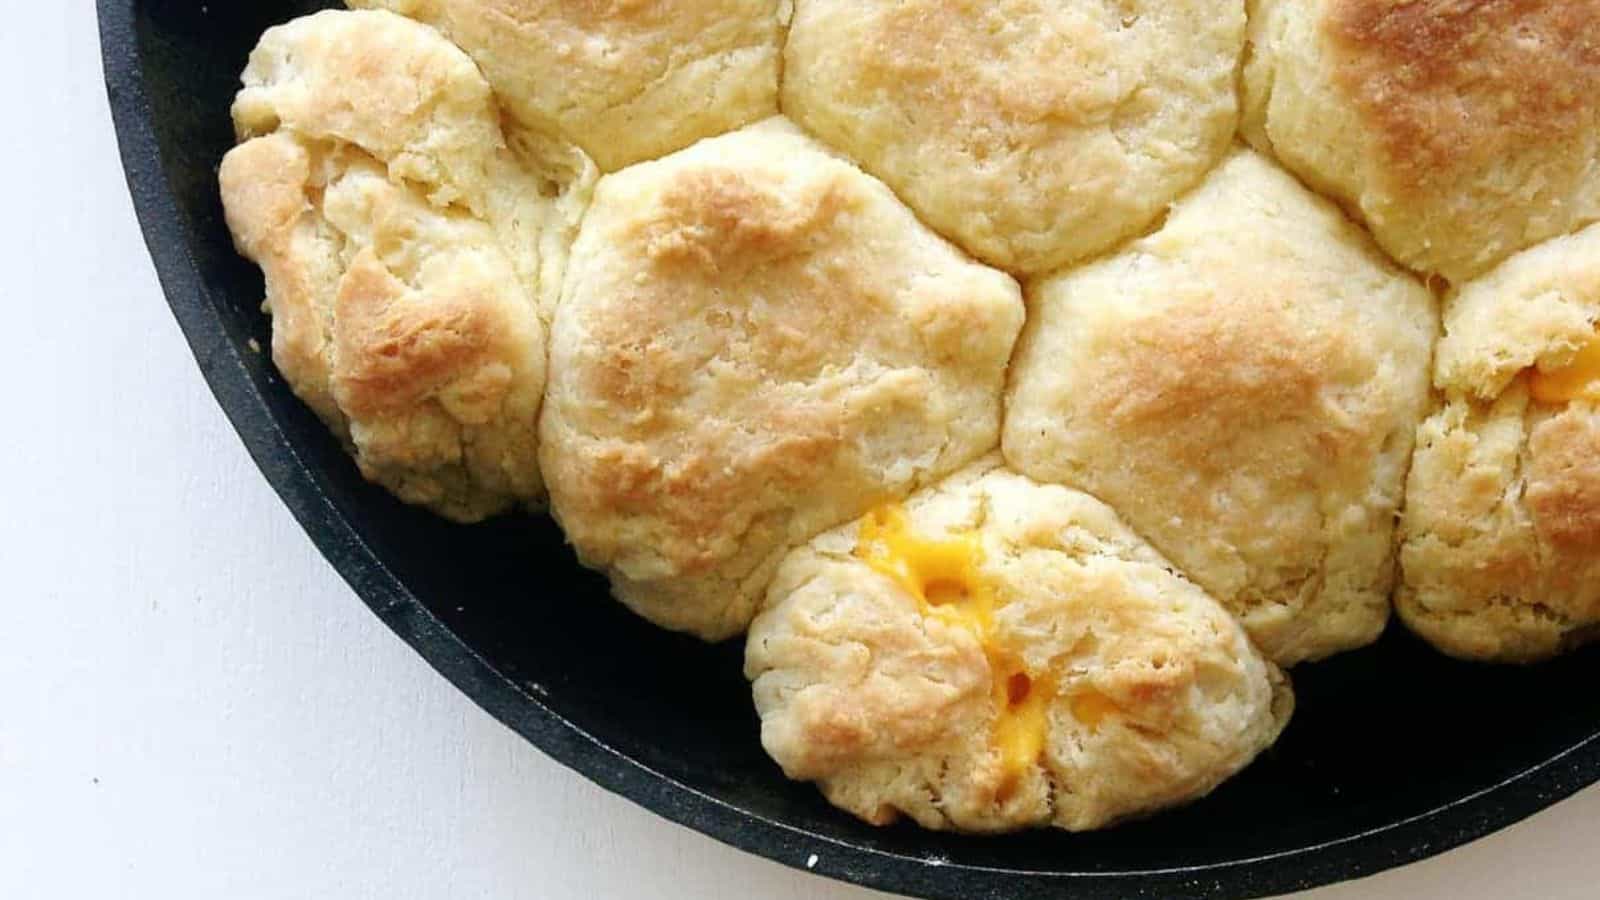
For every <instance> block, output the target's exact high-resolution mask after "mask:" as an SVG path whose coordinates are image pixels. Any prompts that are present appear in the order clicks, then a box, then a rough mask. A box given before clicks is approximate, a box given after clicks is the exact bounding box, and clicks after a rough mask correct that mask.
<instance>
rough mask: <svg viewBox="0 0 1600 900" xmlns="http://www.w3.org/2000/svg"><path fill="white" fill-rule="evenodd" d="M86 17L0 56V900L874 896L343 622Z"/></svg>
mask: <svg viewBox="0 0 1600 900" xmlns="http://www.w3.org/2000/svg"><path fill="white" fill-rule="evenodd" d="M197 2H198V0H197ZM90 5H91V4H89V3H88V2H86V0H71V2H62V3H27V4H20V3H19V4H16V5H15V8H13V9H10V10H9V12H10V15H9V16H8V21H7V27H6V29H5V31H4V36H0V114H3V116H4V118H3V119H0V121H3V122H4V126H3V128H0V136H3V138H0V163H3V169H0V171H4V172H5V174H6V176H7V177H6V183H7V185H8V188H7V190H6V192H5V210H6V212H5V214H4V215H3V216H0V310H3V312H4V319H3V322H4V329H5V330H4V334H5V340H4V351H3V352H0V392H3V393H0V397H3V400H4V403H3V408H4V411H5V412H4V422H3V424H0V463H3V465H0V559H3V560H4V573H5V579H6V580H5V584H6V588H5V589H4V590H3V591H0V898H7V900H32V898H110V897H151V898H173V897H177V898H229V900H244V898H321V897H338V898H365V897H372V898H384V900H400V898H413V897H415V898H455V897H485V898H501V897H508V898H509V897H526V898H539V900H569V898H570V900H593V898H644V897H648V898H683V900H688V898H694V900H717V898H735V897H738V898H752V897H753V898H775V900H781V898H800V897H807V898H826V900H847V898H865V897H869V896H878V895H875V894H871V893H869V892H866V891H861V890H857V889H854V888H850V887H846V886H843V885H837V884H834V883H832V882H828V881H825V880H823V879H820V878H816V877H813V876H809V875H806V874H803V873H799V872H795V871H791V870H789V869H785V868H783V867H780V866H778V865H776V864H773V863H769V862H766V861H764V860H761V859H757V858H755V857H751V856H746V855H744V854H742V853H739V852H737V851H734V850H731V849H729V848H726V847H723V846H721V845H719V844H717V843H715V842H713V841H711V840H710V839H708V838H704V837H701V836H700V835H697V834H694V833H692V832H689V831H687V830H685V829H682V828H679V827H676V826H673V825H670V824H668V823H666V822H664V821H662V820H659V819H656V818H655V817H653V816H651V815H650V814H649V813H647V812H645V811H643V810H642V809H639V808H637V807H635V806H633V805H632V804H630V803H628V802H627V801H624V800H621V799H619V798H617V797H614V796H611V795H609V794H607V793H605V792H603V791H602V790H600V789H599V788H597V787H595V786H593V785H591V784H589V783H588V782H586V781H584V780H583V779H581V778H580V777H578V776H577V775H575V774H573V773H572V772H570V771H568V770H566V769H564V768H561V767H560V766H558V765H556V764H555V763H553V762H551V761H550V760H548V759H546V758H545V757H544V756H542V755H541V754H540V753H539V752H538V751H536V750H534V749H533V748H532V747H530V746H529V745H527V744H526V743H524V742H523V741H522V740H521V739H520V738H518V737H517V736H515V735H514V734H512V733H511V732H510V731H508V730H507V729H505V728H503V727H502V726H500V725H499V724H498V723H496V722H495V721H493V720H492V719H490V718H489V716H487V715H486V714H484V713H483V712H481V711H480V710H478V709H477V708H476V707H475V706H473V705H472V704H471V703H470V702H469V701H468V700H467V699H466V698H465V697H464V696H462V695H460V694H458V693H457V692H456V691H455V690H454V689H453V688H452V687H451V686H450V685H449V684H447V683H446V682H445V681H444V680H443V679H442V678H440V677H439V676H438V675H436V674H435V673H434V672H433V671H432V670H431V669H429V668H428V667H427V666H426V665H425V664H424V663H423V662H422V661H421V660H420V659H419V658H417V657H416V656H414V655H413V654H412V652H411V651H410V650H409V649H408V648H407V647H406V646H405V645H404V644H402V643H401V641H400V640H399V639H398V638H396V637H394V636H393V635H392V634H390V633H389V632H388V631H387V630H386V629H385V628H384V627H383V626H381V625H380V624H379V623H378V621H377V619H375V618H374V617H373V616H372V615H371V614H370V613H368V611H367V610H366V608H365V607H364V606H362V604H361V603H360V602H359V601H358V600H357V599H356V598H355V596H354V595H353V594H352V593H351V592H350V590H349V589H348V588H347V587H346V586H345V585H344V583H343V582H341V581H340V580H339V578H338V577H337V576H336V575H335V574H334V572H333V570H332V569H331V568H330V567H329V566H328V565H327V564H326V563H325V562H324V561H323V560H322V559H321V557H319V556H318V555H317V552H316V551H315V550H314V549H313V548H312V546H311V542H310V541H309V540H308V539H307V538H306V537H305V535H304V534H302V533H301V531H300V529H299V528H298V527H297V526H296V524H295V522H294V521H293V520H292V519H291V518H290V516H289V514H288V513H287V512H286V511H285V510H284V508H283V507H282V506H281V505H280V504H279V503H278V501H277V499H276V497H275V496H274V495H273V494H272V492H271V491H270V490H269V489H268V488H267V485H266V483H265V482H264V481H263V479H262V478H261V477H260V475H259V474H258V473H257V472H256V470H255V469H254V468H253V467H252V465H251V463H250V461H249V460H248V459H247V457H246V455H245V453H244V450H243V448H242V446H241V445H240V443H239V441H238V439H237V438H236V437H235V436H234V434H233V432H232V431H231V430H230V429H229V427H228V425H227V423H226V422H225V421H224V419H223V416H222V413H221V412H220V411H219V410H218V408H217V406H216V405H215V404H214V403H213V402H212V399H211V396H210V394H209V393H208V392H207V390H206V388H205V385H204V384H203V383H202V381H201V379H200V374H199V372H198V370H197V369H196V368H195V365H194V363H193V362H192V361H191V359H190V357H189V355H188V352H187V350H186V348H185V346H184V344H183V342H182V340H181V338H180V337H179V334H178V329H177V326H176V325H175V324H174V322H173V320H172V318H171V317H170V316H169V315H168V313H167V311H166V308H165V306H164V305H163V302H162V297H161V292H160V290H159V288H158V287H157V284H156V279H155V275H154V272H153V269H152V267H151V264H150V261H149V259H148V257H147V256H146V254H145V249H144V246H143V244H142V242H141V240H140V237H139V234H138V231H137V228H136V226H135V222H134V217H133V212H132V209H131V206H130V203H129V200H128V195H127V192H126V190H125V188H124V185H123V181H122V174H121V171H120V170H119V168H118V164H117V160H116V156H115V144H114V141H113V138H112V132H111V125H110V120H109V116H108V112H107V106H106V99H105V93H104V90H103V88H102V85H101V73H100V63H99V52H98V47H97V44H96V30H95V25H94V21H93V15H92V12H91V10H90ZM1593 687H1594V686H1592V685H1574V686H1573V689H1574V691H1576V692H1577V694H1578V696H1585V697H1586V696H1588V694H1589V693H1590V692H1591V691H1592V689H1593ZM1374 739H1375V740H1382V736H1381V735H1374ZM1461 751H1462V752H1463V753H1471V752H1472V748H1471V747H1463V748H1461ZM1403 759H1404V755H1403V754H1401V755H1397V764H1398V763H1399V762H1400V761H1401V760H1403ZM1417 775H1418V777H1419V778H1426V777H1427V772H1426V770H1425V769H1424V770H1419V771H1418V773H1417ZM1597 847H1600V791H1597V790H1590V791H1588V792H1587V793H1585V794H1582V795H1580V796H1579V797H1578V798H1576V799H1573V800H1570V801H1568V802H1566V803H1564V804H1562V805H1560V806H1558V807H1556V808H1554V809H1552V810H1550V811H1548V812H1546V813H1544V814H1542V815H1540V816H1537V817H1536V818H1534V819H1533V820H1531V821H1529V822H1526V823H1524V824H1522V825H1519V826H1517V827H1514V828H1512V829H1510V830H1509V831H1507V832H1504V833H1502V834H1499V835H1497V836H1495V837H1492V838H1490V839H1487V840H1485V841H1482V842H1480V843H1478V844H1476V845H1474V846H1472V847H1469V848H1467V849H1464V850H1460V851H1457V852H1454V853H1451V854H1448V855H1446V856H1444V857H1442V858H1439V859H1435V860H1432V861H1429V862H1426V863H1422V864H1420V865H1416V866H1413V867H1411V868H1408V869H1405V870H1401V871H1397V872H1391V873H1388V874H1386V875H1382V876H1379V877H1377V878H1374V879H1371V880H1368V881H1365V882H1360V883H1356V884H1352V885H1345V886H1342V887H1338V888H1332V889H1327V890H1324V891H1318V892H1314V893H1312V894H1308V895H1305V896H1306V897H1308V898H1314V900H1350V898H1358V897H1359V898H1378V900H1384V898H1407V900H1428V898H1448V900H1474V898H1495V900H1500V898H1524V897H1526V898H1535V897H1537V898H1550V900H1559V898H1573V900H1577V898H1584V900H1592V898H1594V897H1596V896H1597V895H1600V852H1596V848H1597Z"/></svg>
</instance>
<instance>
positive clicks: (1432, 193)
mask: <svg viewBox="0 0 1600 900" xmlns="http://www.w3.org/2000/svg"><path fill="white" fill-rule="evenodd" d="M1250 31H1251V37H1250V40H1251V53H1250V62H1249V65H1248V66H1247V67H1246V70H1245V78H1244V83H1245V96H1246V101H1245V107H1246V111H1245V120H1246V132H1247V134H1249V135H1250V136H1251V138H1252V140H1253V142H1254V143H1256V144H1257V146H1259V147H1262V148H1267V147H1270V148H1271V149H1272V150H1273V151H1274V152H1275V153H1276V154H1277V156H1278V158H1279V159H1280V160H1281V161H1282V162H1283V163H1284V165H1286V166H1287V167H1288V168H1289V169H1290V170H1292V171H1294V172H1295V173H1296V174H1298V175H1300V176H1301V177H1302V178H1304V179H1306V180H1307V181H1308V182H1309V183H1311V184H1312V185H1313V186H1314V187H1316V188H1317V189H1318V190H1320V191H1322V192H1323V193H1326V194H1329V195H1331V196H1333V197H1336V198H1338V200H1339V201H1340V202H1341V203H1343V204H1344V205H1345V206H1346V207H1348V208H1349V209H1350V210H1352V211H1354V212H1356V213H1358V214H1359V215H1360V216H1361V218H1363V219H1364V220H1365V221H1366V223H1367V224H1368V226H1369V227H1370V228H1371V229H1372V232H1373V234H1374V235H1375V236H1376V237H1377V240H1378V243H1379V244H1380V245H1382V246H1383V247H1384V249H1386V250H1388V251H1389V253H1390V254H1392V255H1393V256H1394V257H1395V258H1397V259H1398V260H1400V261H1401V262H1402V263H1405V264H1406V265H1408V266H1411V267H1413V268H1415V269H1418V270H1421V271H1424V272H1430V273H1439V274H1442V275H1444V276H1445V277H1446V278H1448V279H1450V280H1451V281H1452V282H1459V281H1462V280H1465V279H1469V278H1471V277H1473V276H1475V275H1478V274H1480V273H1482V272H1484V271H1485V270H1487V269H1488V268H1490V267H1491V266H1493V265H1494V264H1495V263H1496V262H1498V261H1500V260H1502V259H1504V258H1505V257H1507V256H1508V255H1510V254H1512V253H1514V252H1516V251H1518V250H1521V249H1523V248H1526V247H1529V246H1531V245H1533V244H1535V243H1538V242H1540V241H1542V240H1545V239H1547V238H1551V237H1556V236H1559V235H1563V234H1567V233H1569V232H1571V231H1573V230H1574V229H1575V228H1577V227H1579V226H1581V225H1583V224H1585V223H1587V222H1592V221H1595V220H1596V219H1600V165H1596V160H1597V159H1600V0H1483V2H1474V3H1463V2H1459V0H1410V2H1403V3H1400V2H1395V0H1255V5H1254V7H1253V8H1252V15H1251V26H1250Z"/></svg>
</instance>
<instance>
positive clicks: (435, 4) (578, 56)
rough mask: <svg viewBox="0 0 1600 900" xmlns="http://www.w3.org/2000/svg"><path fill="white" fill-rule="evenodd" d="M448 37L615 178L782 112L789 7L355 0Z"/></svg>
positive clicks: (526, 112) (521, 108)
mask: <svg viewBox="0 0 1600 900" xmlns="http://www.w3.org/2000/svg"><path fill="white" fill-rule="evenodd" d="M349 3H350V5H351V6H353V7H369V8H371V7H381V8H386V9H390V10H393V11H394V12H397V13H401V14H403V15H407V16H412V17H414V18H416V19H419V20H421V21H423V22H427V23H429V24H431V25H434V26H436V27H438V28H439V30H441V31H442V32H444V34H445V35H447V36H448V37H449V38H450V39H452V40H454V41H455V42H456V43H457V44H459V45H460V46H461V47H462V48H463V49H465V50H466V51H467V52H468V53H470V54H471V55H472V57H473V58H474V59H475V60H477V62H478V65H480V66H482V67H483V72H484V74H485V75H486V76H487V77H488V79H489V82H490V84H492V85H494V88H495V90H496V92H498V93H499V95H500V97H501V101H502V102H503V103H504V104H505V105H506V107H507V109H508V110H509V111H510V112H511V113H512V115H513V116H515V117H516V119H517V120H518V121H519V122H520V123H521V124H522V125H524V126H526V127H529V128H532V129H534V130H536V131H539V132H541V133H545V134H555V135H560V136H561V137H563V138H565V139H567V140H570V141H573V142H574V143H576V144H578V145H579V146H581V147H582V148H583V149H584V150H585V151H587V152H588V153H589V155H590V156H592V157H593V158H594V160H595V161H596V162H597V163H599V165H600V167H601V168H602V169H604V170H606V171H612V170H615V169H620V168H622V167H623V166H626V165H628V164H630V163H635V162H639V161H641V160H646V159H654V158H656V157H659V156H662V155H664V154H667V153H670V152H672V151H674V150H679V149H681V148H683V147H686V146H688V145H689V144H692V143H694V142H695V141H696V140H699V139H700V138H705V137H711V136H713V135H716V134H721V133H723V132H727V131H732V130H733V129H735V128H738V127H739V126H741V125H745V124H748V123H750V122H755V121H757V120H760V119H764V118H767V117H768V116H771V115H773V114H775V113H776V112H777V111H778V101H777V96H778V69H779V65H778V62H779V42H780V39H781V37H782V25H783V23H782V22H781V21H780V19H779V15H780V12H781V10H782V9H783V8H784V4H783V3H781V2H780V0H349Z"/></svg>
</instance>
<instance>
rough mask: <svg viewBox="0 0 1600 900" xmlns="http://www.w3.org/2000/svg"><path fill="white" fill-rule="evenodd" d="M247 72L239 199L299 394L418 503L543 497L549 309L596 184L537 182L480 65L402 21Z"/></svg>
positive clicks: (234, 203) (302, 43) (266, 57)
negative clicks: (580, 212) (511, 139)
mask: <svg viewBox="0 0 1600 900" xmlns="http://www.w3.org/2000/svg"><path fill="white" fill-rule="evenodd" d="M243 81H244V89H243V90H242V91H241V92H240V94H239V97H238V99H237V101H236V103H235V106H234V116H235V122H236V125H237V128H238V131H239V134H240V137H241V140H242V141H243V143H241V144H240V146H238V147H236V148H235V149H234V150H232V151H231V152H230V153H229V154H228V155H227V157H226V158H225V159H224V160H223V163H222V167H221V170H220V173H219V179H220V184H221V191H222V199H223V205H224V208H225V211H226V214H227V220H228V225H229V227H230V229H231V230H232V232H233V234H234V238H235V241H236V242H237V244H238V246H239V249H240V251H241V252H242V253H243V254H244V255H245V256H247V257H249V258H250V259H252V260H254V261H256V262H257V263H258V264H259V265H260V266H261V268H262V271H263V273H264V275H265V277H266V287H267V308H268V310H269V311H270V312H271V314H272V315H273V319H274V321H273V359H274V362H275V363H276V365H277V366H278V368H279V370H280V371H281V372H283V374H284V377H285V378H286V379H287V380H288V382H289V384H290V386H291V387H292V388H293V389H294V390H295V392H296V393H297V394H298V395H299V396H301V397H302V398H304V399H305V401H306V402H307V403H308V405H310V406H311V407H312V408H313V409H314V410H315V411H316V412H317V413H318V415H320V416H321V417H322V418H323V419H324V420H325V421H326V422H327V423H328V424H329V425H330V426H331V427H332V428H333V429H334V430H335V431H336V432H337V433H338V434H339V436H340V437H341V439H343V440H344V441H345V442H346V444H347V445H348V446H349V447H350V449H351V451H352V453H353V454H354V456H355V459H356V462H357V464H358V465H359V466H360V468H361V471H362V473H363V474H364V475H365V476H366V477H368V478H369V479H371V480H373V481H376V482H378V483H380V484H382V485H384V486H385V487H387V488H389V489H390V490H391V491H393V492H394V493H395V494H396V495H398V496H399V497H401V498H402V499H404V500H406V501H408V502H412V503H418V504H422V505H426V506H429V507H430V508H432V509H434V510H435V511H437V512H439V513H441V514H443V515H445V516H448V517H450V518H453V519H458V520H462V521H474V520H478V519H482V518H485V517H487V516H489V515H493V514H495V513H498V512H502V511H504V510H506V509H508V508H511V507H512V506H515V505H517V504H535V505H536V504H539V503H542V501H543V497H544V486H543V480H542V478H541V476H540V472H539V466H538V452H537V420H538V411H539V406H540V403H541V398H542V395H543V391H544V379H545V351H546V348H545V336H546V324H545V318H546V317H547V315H548V312H549V310H550V308H551V307H553V305H554V300H555V298H556V296H557V292H558V290H559V284H560V277H561V268H562V266H563V265H564V262H565V259H564V255H565V250H564V247H565V244H566V242H567V241H568V240H569V239H570V235H571V234H572V232H573V231H575V218H576V207H577V206H578V205H579V204H580V203H581V197H582V195H584V194H585V193H586V192H587V188H588V184H589V182H590V181H592V177H593V176H592V174H588V172H586V170H585V168H584V165H583V164H582V162H581V160H580V159H579V158H578V157H576V156H575V155H568V156H567V158H566V162H568V163H570V164H571V165H572V167H571V168H569V169H562V168H553V169H551V170H549V171H546V172H541V173H535V172H533V171H531V170H530V169H528V168H527V167H526V165H525V163H524V162H523V161H522V160H521V159H519V158H517V157H516V156H515V155H514V154H513V153H512V152H511V151H510V150H509V149H508V147H507V145H506V143H505V141H504V140H503V138H502V136H501V134H500V131H499V126H498V119H497V116H496V113H495V111H494V106H493V102H492V98H491V95H490V92H489V87H488V85H487V83H485V82H484V81H483V79H482V78H481V76H479V75H478V71H477V69H476V68H475V67H474V66H473V64H472V61H471V60H470V59H468V58H467V56H466V55H465V54H464V53H462V52H461V51H460V50H458V49H456V48H455V47H454V46H452V45H451V44H450V43H448V42H447V41H445V40H444V39H443V38H441V37H440V36H439V35H438V34H437V33H436V32H434V31H432V30H430V29H428V28H425V27H423V26H421V25H418V24H416V23H415V22H411V21H409V20H407V19H403V18H400V17H398V16H394V15H391V14H389V13H381V12H326V13H321V14H318V15H315V16H311V17H307V18H305V19H300V20H297V21H295V22H293V23H290V24H289V25H285V26H282V27H280V28H275V29H272V30H271V31H268V32H267V33H266V34H265V35H264V36H263V37H262V40H261V43H260V45H259V46H258V47H257V49H256V51H255V53H254V54H253V55H252V57H251V62H250V65H249V67H248V68H247V69H246V70H245V73H244V78H243ZM560 157H561V152H560V151H559V149H554V150H552V151H551V153H550V158H553V159H558V158H560ZM552 191H553V194H552Z"/></svg>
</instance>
